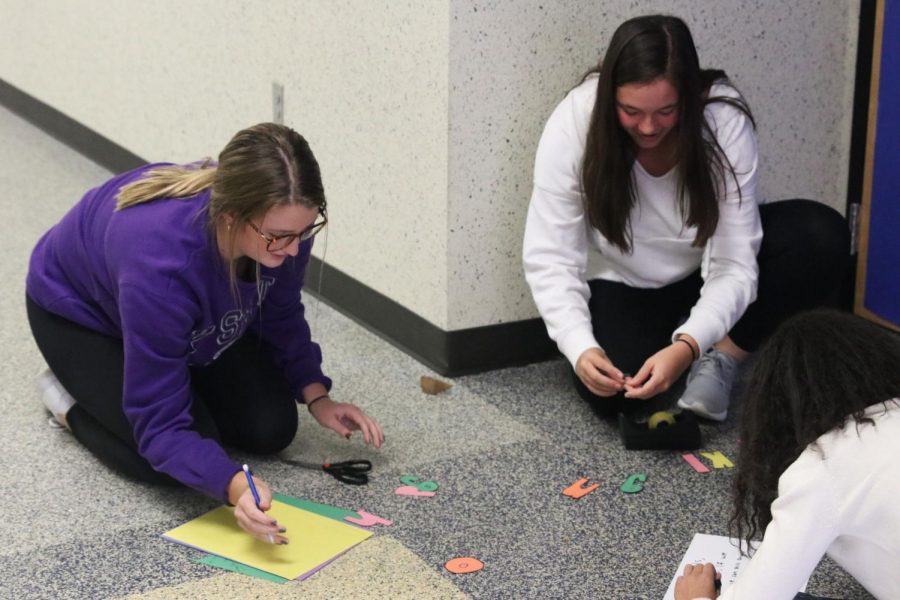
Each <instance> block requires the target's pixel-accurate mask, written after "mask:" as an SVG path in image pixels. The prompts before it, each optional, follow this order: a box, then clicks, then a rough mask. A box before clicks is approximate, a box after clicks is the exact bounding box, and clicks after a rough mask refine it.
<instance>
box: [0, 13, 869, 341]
mask: <svg viewBox="0 0 900 600" xmlns="http://www.w3.org/2000/svg"><path fill="white" fill-rule="evenodd" d="M858 8H859V0H849V1H844V0H804V1H803V2H801V3H784V2H782V1H781V0H751V1H743V2H739V1H737V0H727V1H726V0H722V1H718V0H715V1H713V0H702V1H696V0H694V1H689V0H669V1H665V2H646V1H640V0H633V1H628V2H625V1H622V0H566V1H558V2H550V1H546V2H544V1H541V0H502V1H499V0H497V1H492V0H446V1H445V0H407V1H405V2H398V1H393V0H380V1H378V2H375V1H371V2H370V1H364V0H341V1H333V2H332V1H326V0H304V1H302V2H299V1H298V2H291V1H287V0H280V1H273V2H262V1H261V0H254V1H251V2H244V3H240V4H237V3H224V4H223V3H218V2H212V1H210V0H205V1H199V2H190V3H178V2H174V0H162V1H160V2H154V3H149V4H148V3H144V4H140V5H139V6H138V5H134V6H130V8H129V10H128V11H127V12H126V11H122V10H120V8H119V6H118V4H116V3H113V2H110V1H109V0H97V1H93V2H86V1H83V2H69V3H52V4H46V3H43V4H42V3H33V2H26V1H25V0H0V14H2V15H3V18H2V19H0V77H2V78H3V79H5V80H6V81H8V82H9V83H11V84H13V85H16V86H18V87H20V88H21V89H23V90H24V91H25V92H27V93H30V94H32V95H34V96H36V97H38V98H39V99H41V100H43V101H44V102H47V103H48V104H50V105H51V106H54V107H55V108H57V109H58V110H61V111H62V112H64V113H66V114H68V115H69V116H71V117H73V118H75V119H76V120H78V121H80V122H82V123H84V124H85V125H87V126H88V127H90V128H92V129H94V130H96V131H97V132H99V133H101V134H102V135H105V136H106V137H108V138H110V139H112V140H113V141H115V142H116V143H118V144H120V145H123V146H125V147H126V148H128V149H130V150H132V151H133V152H135V153H137V154H140V155H142V156H144V157H146V158H148V159H151V160H157V159H168V160H191V159H195V158H197V157H199V156H204V155H208V154H212V153H216V152H217V151H218V150H219V149H220V148H221V147H222V145H223V144H224V143H225V142H226V141H227V139H228V138H229V136H230V135H231V134H232V133H233V132H234V131H236V130H237V129H239V128H241V127H244V126H246V125H249V124H251V123H254V122H258V121H262V120H268V119H270V118H271V98H270V94H271V83H272V81H273V80H277V81H280V82H281V83H282V84H284V86H285V96H286V101H285V117H286V121H287V122H288V123H289V124H291V125H293V126H294V127H295V128H296V129H298V130H299V131H301V132H303V133H304V134H305V135H306V136H307V137H308V138H309V140H310V143H311V145H312V147H313V149H314V150H315V152H316V153H317V155H318V157H319V160H320V162H321V163H322V170H323V173H324V177H325V183H326V189H327V191H328V194H329V199H330V209H331V210H330V212H331V220H332V224H331V226H330V227H329V229H330V234H329V235H330V239H329V240H328V253H327V257H326V258H327V260H328V261H329V262H330V263H332V264H333V265H334V266H336V267H337V268H339V269H341V270H342V271H344V272H345V273H347V274H348V275H350V276H351V277H353V278H355V279H357V280H359V281H361V282H362V283H364V284H366V285H368V286H370V287H372V288H374V289H375V290H377V291H379V292H381V293H383V294H385V295H387V296H388V297H390V298H392V299H393V300H395V301H397V302H398V303H400V304H402V305H403V306H405V307H407V308H409V309H410V310H412V311H413V312H415V313H417V314H418V315H420V316H422V317H423V318H425V319H427V320H428V321H430V322H432V323H434V324H435V325H437V326H438V327H441V328H443V329H446V330H455V329H462V328H467V327H477V326H482V325H491V324H495V323H501V322H509V321H515V320H520V319H527V318H531V317H534V316H536V315H537V312H536V310H535V308H534V305H533V303H532V301H531V296H530V293H529V292H528V290H527V287H526V286H525V282H524V279H523V276H522V269H521V264H520V263H521V260H520V256H521V235H522V230H523V226H524V219H525V211H526V207H527V203H528V198H529V195H530V192H531V171H532V162H533V159H534V151H535V147H536V145H537V142H538V138H539V137H540V133H541V130H542V128H543V125H544V122H545V120H546V119H547V117H548V116H549V114H550V112H551V111H552V109H553V107H554V105H555V104H556V103H557V102H558V101H559V100H560V99H561V98H562V97H563V95H564V94H565V92H566V91H567V90H568V89H569V88H570V87H571V86H573V85H574V84H575V83H577V82H578V80H579V77H580V75H581V74H582V73H583V72H584V71H585V70H586V69H587V68H589V67H590V66H591V65H593V64H594V63H595V62H596V61H597V60H598V59H599V57H600V54H601V52H602V50H603V49H604V48H605V45H606V42H607V40H608V39H609V37H610V35H611V34H612V32H613V30H614V29H615V27H616V26H617V25H618V24H619V23H620V22H621V21H622V20H624V19H626V18H628V17H631V16H634V15H638V14H642V13H647V12H669V13H675V14H679V15H681V16H683V17H684V18H685V20H686V21H688V23H689V24H690V25H691V27H692V30H693V31H694V34H695V37H696V40H697V44H698V47H699V51H700V56H701V60H702V62H703V64H705V65H714V66H720V67H722V68H725V69H726V70H727V71H728V72H729V73H730V74H731V75H732V76H733V78H734V80H735V81H736V83H737V84H738V86H739V87H740V89H741V90H742V91H743V92H744V93H745V95H746V96H747V98H748V99H749V101H750V103H751V105H752V106H753V108H754V110H755V111H756V115H757V117H758V120H759V126H760V127H759V137H760V146H761V149H762V163H763V165H762V183H763V190H764V191H765V192H766V193H767V195H768V196H770V197H773V198H779V197H793V196H805V197H811V198H815V199H818V200H822V201H824V202H826V203H828V204H830V205H832V206H835V207H842V206H843V202H844V193H845V192H844V190H845V188H846V177H847V175H846V173H847V158H848V148H849V129H850V108H851V94H852V88H853V65H854V60H855V56H856V51H855V45H856V27H857V24H858ZM72 200H73V201H74V200H75V199H74V198H73V199H72ZM324 246H325V244H318V245H317V248H316V253H317V254H319V255H320V256H321V253H322V251H323V249H324Z"/></svg>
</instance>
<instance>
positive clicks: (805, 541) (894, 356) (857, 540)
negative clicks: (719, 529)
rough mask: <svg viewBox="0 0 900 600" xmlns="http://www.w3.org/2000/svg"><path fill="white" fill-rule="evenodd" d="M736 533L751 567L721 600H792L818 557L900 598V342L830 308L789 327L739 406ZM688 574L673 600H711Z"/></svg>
mask: <svg viewBox="0 0 900 600" xmlns="http://www.w3.org/2000/svg"><path fill="white" fill-rule="evenodd" d="M742 407H743V409H742V410H743V412H742V415H741V425H740V440H741V445H740V452H739V457H738V464H737V474H736V478H735V487H734V512H733V515H732V517H731V520H730V526H731V528H732V532H733V533H734V535H735V537H736V538H738V539H742V540H745V541H746V542H747V543H748V544H749V543H750V542H751V541H752V540H754V539H755V538H757V537H758V536H759V535H762V542H761V543H760V544H759V546H758V547H757V549H756V551H755V553H754V554H753V558H752V559H751V561H750V563H749V564H748V565H747V566H746V568H745V569H744V570H743V571H742V572H741V574H740V576H739V577H738V579H737V580H736V581H735V582H734V583H733V584H732V585H730V586H729V587H728V588H727V589H725V590H724V591H723V593H722V595H721V596H720V597H719V598H720V600H738V599H742V598H752V599H754V600H757V599H760V598H765V599H766V600H779V599H780V598H784V599H790V598H793V597H794V595H795V594H796V593H797V591H798V590H799V589H800V587H801V586H802V585H803V582H804V581H806V579H808V578H809V576H810V575H811V574H812V572H813V570H814V569H815V567H816V565H818V563H819V561H820V560H821V559H822V557H823V555H826V554H827V555H828V556H829V557H831V558H832V559H833V560H834V561H835V562H836V563H837V564H838V565H840V566H841V567H843V568H844V569H845V570H846V571H847V572H848V573H849V574H850V575H852V576H853V577H854V578H855V579H856V580H857V581H858V582H859V583H860V584H862V585H863V587H865V588H866V589H867V590H868V591H869V592H871V593H872V595H874V596H875V597H876V598H880V599H885V600H887V599H894V598H900V569H898V566H900V506H898V503H897V499H898V498H900V461H898V460H897V456H898V455H900V336H898V335H897V334H895V333H893V332H891V331H888V330H886V329H884V328H882V327H880V326H878V325H875V324H873V323H870V322H868V321H865V320H863V319H861V318H859V317H856V316H853V315H850V314H847V313H841V312H838V311H832V310H817V311H810V312H808V313H804V314H800V315H798V316H796V317H793V318H792V319H790V320H788V321H787V322H785V323H784V324H783V325H782V326H781V327H780V328H779V329H778V330H777V332H776V333H775V334H774V335H772V337H771V338H770V339H769V340H768V341H767V342H766V344H765V345H764V346H763V347H762V349H761V350H760V351H759V356H758V358H757V360H756V363H755V365H754V366H753V368H752V370H751V371H750V374H749V380H748V383H747V388H746V390H745V393H744V394H743V399H742ZM714 577H715V570H714V568H713V566H712V565H711V564H706V565H688V566H687V567H686V568H685V571H684V575H682V576H680V577H679V578H678V581H677V583H676V587H675V598H676V600H698V599H701V598H714V597H715V592H714Z"/></svg>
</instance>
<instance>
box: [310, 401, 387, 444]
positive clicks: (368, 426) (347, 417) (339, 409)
mask: <svg viewBox="0 0 900 600" xmlns="http://www.w3.org/2000/svg"><path fill="white" fill-rule="evenodd" d="M309 412H310V413H312V416H313V417H314V418H315V420H316V421H318V422H319V425H321V426H322V427H327V428H328V429H331V430H333V431H335V432H337V434H338V435H340V436H343V437H345V438H347V439H350V434H352V433H353V432H354V431H357V430H359V431H361V432H362V435H363V440H365V442H366V443H367V444H372V445H373V446H375V447H376V448H381V444H382V443H384V431H382V429H381V425H379V424H378V421H376V420H375V419H374V418H372V417H370V416H369V415H367V414H366V413H364V412H363V410H362V409H361V408H359V407H358V406H354V405H353V404H349V403H346V402H335V401H334V400H332V399H331V398H322V399H321V400H319V401H318V402H316V403H315V404H313V405H312V406H311V407H310V409H309Z"/></svg>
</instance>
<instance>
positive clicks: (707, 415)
mask: <svg viewBox="0 0 900 600" xmlns="http://www.w3.org/2000/svg"><path fill="white" fill-rule="evenodd" d="M678 406H679V407H681V408H683V409H684V410H689V411H691V412H692V413H694V414H695V415H697V416H698V417H703V418H704V419H709V420H710V421H718V422H719V423H721V422H722V421H724V420H725V417H727V416H728V411H727V410H724V411H722V412H717V413H713V412H709V411H707V410H706V407H704V406H703V405H702V404H688V403H687V402H684V401H683V400H680V399H679V400H678Z"/></svg>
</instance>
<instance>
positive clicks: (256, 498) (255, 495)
mask: <svg viewBox="0 0 900 600" xmlns="http://www.w3.org/2000/svg"><path fill="white" fill-rule="evenodd" d="M244 475H246V476H247V483H249V484H250V493H252V494H253V500H254V501H255V502H256V508H259V492H257V491H256V484H255V483H253V476H252V475H251V474H250V467H248V466H247V465H244ZM260 510H262V509H261V508H260Z"/></svg>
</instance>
